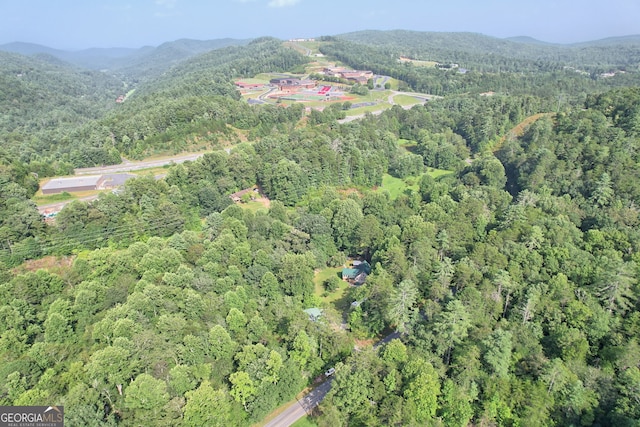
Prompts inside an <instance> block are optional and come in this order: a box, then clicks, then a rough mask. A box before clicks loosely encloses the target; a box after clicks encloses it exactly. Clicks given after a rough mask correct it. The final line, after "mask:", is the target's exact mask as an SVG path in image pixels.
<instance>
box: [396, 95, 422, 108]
mask: <svg viewBox="0 0 640 427" xmlns="http://www.w3.org/2000/svg"><path fill="white" fill-rule="evenodd" d="M393 102H395V103H396V104H398V105H401V106H407V105H416V104H422V101H420V100H419V99H417V98H414V97H413V96H411V95H396V96H394V97H393Z"/></svg>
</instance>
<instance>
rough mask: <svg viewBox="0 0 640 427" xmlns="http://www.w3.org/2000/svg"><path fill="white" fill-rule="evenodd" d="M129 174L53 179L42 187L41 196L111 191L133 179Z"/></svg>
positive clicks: (133, 176)
mask: <svg viewBox="0 0 640 427" xmlns="http://www.w3.org/2000/svg"><path fill="white" fill-rule="evenodd" d="M135 177H136V175H133V174H129V173H116V174H108V175H85V176H74V177H69V178H53V179H51V180H49V181H48V182H46V183H45V184H43V185H42V187H41V188H40V189H41V190H42V194H58V193H63V192H65V191H66V192H67V193H77V192H79V191H92V190H111V189H114V188H118V187H121V186H122V185H124V183H125V182H126V181H127V180H129V179H131V178H135Z"/></svg>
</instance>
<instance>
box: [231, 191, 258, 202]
mask: <svg viewBox="0 0 640 427" xmlns="http://www.w3.org/2000/svg"><path fill="white" fill-rule="evenodd" d="M258 193H259V190H258V187H251V188H245V189H244V190H240V191H238V192H236V193H233V194H231V195H230V196H229V197H231V200H233V201H234V202H236V203H238V202H241V201H242V197H243V196H244V195H245V194H249V195H250V196H251V199H252V200H253V199H255V198H256V197H257V196H258Z"/></svg>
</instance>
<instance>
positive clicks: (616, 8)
mask: <svg viewBox="0 0 640 427" xmlns="http://www.w3.org/2000/svg"><path fill="white" fill-rule="evenodd" d="M639 18H640V0H0V43H8V42H13V41H24V42H32V43H39V44H44V45H47V46H51V47H57V48H65V49H71V48H73V49H79V48H87V47H116V46H122V47H140V46H143V45H158V44H160V43H163V42H165V41H172V40H176V39H179V38H193V39H217V38H225V37H231V38H253V37H259V36H265V35H269V36H274V37H278V38H282V39H288V38H293V37H314V36H319V35H326V34H331V35H333V34H339V33H344V32H349V31H357V30H365V29H379V30H389V29H408V30H418V31H471V32H478V33H483V34H487V35H490V36H495V37H510V36H520V35H527V36H531V37H534V38H537V39H540V40H544V41H549V42H558V43H572V42H579V41H589V40H595V39H600V38H605V37H611V36H621V35H631V34H640V19H639Z"/></svg>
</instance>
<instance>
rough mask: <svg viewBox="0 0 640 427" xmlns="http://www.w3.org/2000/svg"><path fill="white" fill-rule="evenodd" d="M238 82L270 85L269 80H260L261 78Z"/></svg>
mask: <svg viewBox="0 0 640 427" xmlns="http://www.w3.org/2000/svg"><path fill="white" fill-rule="evenodd" d="M261 75H262V74H261ZM237 81H239V82H243V83H248V84H256V85H257V84H267V83H269V80H268V79H259V78H250V77H247V78H242V79H238V80H237Z"/></svg>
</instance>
